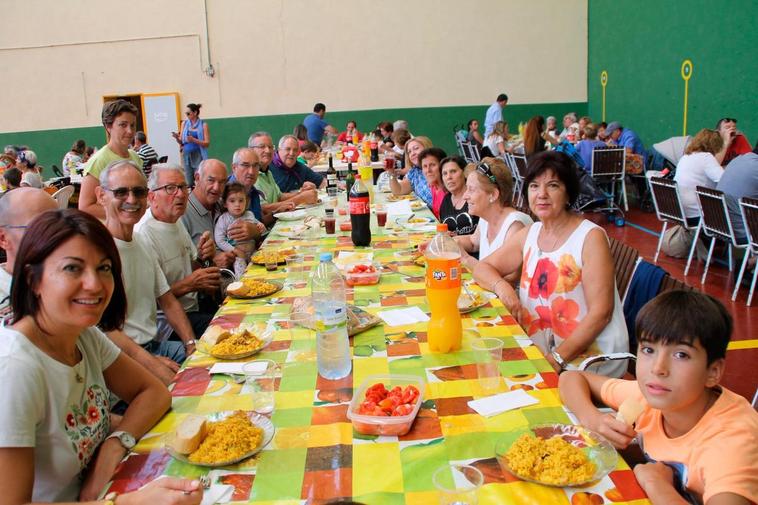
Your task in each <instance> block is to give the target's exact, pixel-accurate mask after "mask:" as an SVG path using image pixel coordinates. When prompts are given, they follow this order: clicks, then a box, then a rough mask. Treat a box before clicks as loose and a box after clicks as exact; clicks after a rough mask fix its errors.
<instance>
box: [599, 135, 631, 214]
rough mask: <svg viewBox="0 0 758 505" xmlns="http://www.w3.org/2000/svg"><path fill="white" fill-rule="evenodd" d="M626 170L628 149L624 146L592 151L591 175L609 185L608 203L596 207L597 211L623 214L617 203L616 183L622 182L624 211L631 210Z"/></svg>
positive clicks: (600, 182) (601, 183) (600, 183)
mask: <svg viewBox="0 0 758 505" xmlns="http://www.w3.org/2000/svg"><path fill="white" fill-rule="evenodd" d="M625 170H626V149H625V148H624V147H608V148H602V147H598V148H596V149H595V150H594V151H592V167H591V169H590V175H591V176H592V178H593V179H594V180H595V182H597V183H598V184H599V185H607V186H608V190H607V191H605V196H606V201H607V202H608V205H607V206H606V207H601V208H598V209H595V210H596V211H608V212H611V213H613V212H619V213H620V214H622V215H623V211H622V210H621V207H620V206H619V205H618V204H617V203H616V185H617V184H618V183H621V199H622V200H623V202H624V211H628V210H629V204H628V203H627V201H626V182H625V181H624V177H625Z"/></svg>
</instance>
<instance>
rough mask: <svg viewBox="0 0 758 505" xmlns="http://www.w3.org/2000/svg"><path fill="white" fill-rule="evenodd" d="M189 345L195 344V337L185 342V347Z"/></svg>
mask: <svg viewBox="0 0 758 505" xmlns="http://www.w3.org/2000/svg"><path fill="white" fill-rule="evenodd" d="M188 345H195V339H194V338H191V339H189V340H187V341H186V342H185V343H184V347H187V346H188Z"/></svg>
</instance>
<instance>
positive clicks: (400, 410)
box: [392, 403, 413, 416]
mask: <svg viewBox="0 0 758 505" xmlns="http://www.w3.org/2000/svg"><path fill="white" fill-rule="evenodd" d="M411 412H413V406H412V405H410V404H408V403H403V404H401V405H398V406H397V407H395V409H394V410H393V411H392V415H393V416H407V415H408V414H410V413H411Z"/></svg>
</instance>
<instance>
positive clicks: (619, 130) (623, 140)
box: [605, 121, 647, 160]
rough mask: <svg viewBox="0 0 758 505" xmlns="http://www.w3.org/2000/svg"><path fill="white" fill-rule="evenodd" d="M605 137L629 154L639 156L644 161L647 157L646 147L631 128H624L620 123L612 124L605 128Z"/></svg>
mask: <svg viewBox="0 0 758 505" xmlns="http://www.w3.org/2000/svg"><path fill="white" fill-rule="evenodd" d="M605 136H606V137H608V138H609V139H610V140H611V141H612V142H613V143H614V144H616V145H617V146H620V147H621V146H623V147H625V148H626V152H627V154H639V155H640V156H642V159H643V160H644V159H645V158H646V157H647V152H646V151H645V146H644V145H643V144H642V140H640V137H639V135H637V134H636V133H635V132H634V131H633V130H630V129H629V128H624V127H623V126H621V123H619V122H618V121H614V122H612V123H610V124H609V125H608V126H607V127H606V128H605Z"/></svg>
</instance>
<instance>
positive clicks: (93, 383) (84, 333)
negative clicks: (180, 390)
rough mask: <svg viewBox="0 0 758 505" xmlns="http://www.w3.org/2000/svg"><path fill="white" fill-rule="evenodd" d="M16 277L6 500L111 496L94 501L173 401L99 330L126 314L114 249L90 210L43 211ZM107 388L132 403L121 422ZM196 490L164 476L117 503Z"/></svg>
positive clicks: (5, 344) (0, 477) (3, 388)
mask: <svg viewBox="0 0 758 505" xmlns="http://www.w3.org/2000/svg"><path fill="white" fill-rule="evenodd" d="M13 277H14V282H13V286H12V288H11V306H12V309H13V320H12V324H11V325H9V326H5V327H2V328H0V394H1V395H2V397H3V401H4V404H5V405H4V408H3V409H0V486H1V487H2V490H3V499H2V502H3V503H4V504H9V505H16V504H22V503H29V502H51V501H54V502H76V501H77V500H81V501H83V502H87V503H93V504H94V503H98V504H107V503H110V504H113V503H114V501H113V500H108V499H106V500H105V501H103V500H99V501H96V500H95V499H96V498H97V496H98V494H99V493H100V492H101V491H102V489H103V488H104V487H105V485H106V484H107V483H108V481H109V480H110V479H111V477H112V476H113V473H114V471H115V470H116V466H117V465H118V464H119V463H120V462H121V460H122V459H123V458H124V456H125V455H126V454H127V453H128V452H129V450H130V449H131V448H132V447H133V446H134V444H135V439H138V438H139V437H141V436H142V435H144V434H145V433H146V432H147V431H148V430H149V429H150V428H151V427H152V426H153V425H154V424H155V423H156V422H157V421H158V420H159V419H160V418H161V416H162V415H163V414H164V413H165V412H166V410H168V408H169V407H170V406H171V396H170V395H169V393H168V391H167V390H166V388H165V387H164V386H163V385H162V384H161V383H160V382H159V381H158V380H157V379H156V378H154V377H153V376H151V375H150V374H149V372H147V370H145V369H144V368H142V367H141V366H139V365H138V364H137V363H136V362H134V361H132V359H131V358H129V357H128V356H126V355H125V354H123V353H121V352H120V351H119V349H118V347H116V346H115V345H114V344H113V343H112V342H111V341H110V340H109V339H108V338H107V337H106V336H105V335H104V334H103V332H102V331H108V330H113V329H116V328H120V327H121V326H122V325H123V323H124V316H125V306H126V296H125V293H124V286H123V283H122V280H121V261H120V259H119V254H118V250H117V249H116V246H115V244H114V242H113V239H112V238H111V235H110V233H108V230H107V229H106V228H105V226H103V225H102V224H101V223H100V222H99V221H98V220H97V219H95V218H94V217H92V216H91V215H89V214H86V213H83V212H80V211H78V210H51V211H48V212H45V213H43V214H40V215H39V216H38V217H37V218H35V219H34V220H33V221H32V222H31V224H30V225H29V228H28V230H27V233H26V234H25V235H24V238H23V239H22V241H21V244H20V246H19V250H18V255H17V256H16V261H15V266H14V271H13ZM96 326H99V327H100V329H98V328H97V327H96ZM110 392H113V393H114V394H116V395H117V396H118V397H119V398H122V399H124V400H126V401H127V402H128V403H129V408H128V409H127V410H126V412H125V414H124V416H123V417H122V418H121V419H120V421H119V422H118V426H117V427H115V426H113V425H112V424H111V420H110V416H109V413H108V411H109V406H110V404H109V394H110ZM114 428H115V430H114ZM185 493H186V494H185ZM201 498H202V490H201V489H200V486H199V483H198V482H197V481H189V480H182V479H161V480H159V481H154V482H152V483H151V484H148V485H147V486H146V487H144V488H143V489H141V490H140V491H136V492H134V493H127V494H124V495H122V496H119V497H118V498H117V500H116V501H117V503H119V504H122V503H123V504H129V503H158V504H167V503H181V504H197V503H200V500H201Z"/></svg>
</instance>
